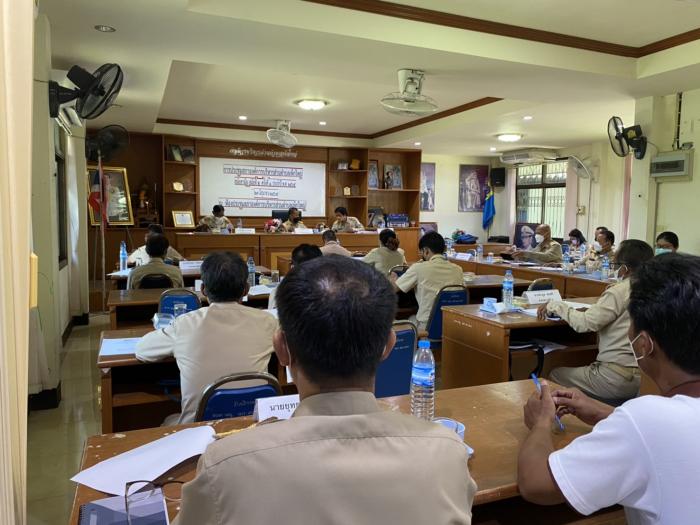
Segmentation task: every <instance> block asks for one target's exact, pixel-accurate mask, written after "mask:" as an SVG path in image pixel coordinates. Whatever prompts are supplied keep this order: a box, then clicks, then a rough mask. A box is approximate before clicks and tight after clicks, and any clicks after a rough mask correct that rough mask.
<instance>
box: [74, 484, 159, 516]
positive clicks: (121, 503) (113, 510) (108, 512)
mask: <svg viewBox="0 0 700 525" xmlns="http://www.w3.org/2000/svg"><path fill="white" fill-rule="evenodd" d="M129 514H131V525H169V524H170V521H169V520H168V511H167V509H166V506H165V498H164V497H163V492H162V491H161V490H160V489H156V490H154V491H153V493H152V494H151V495H149V496H145V497H143V499H136V498H132V499H131V500H130V501H129ZM78 524H79V525H128V520H127V518H126V501H125V499H124V496H114V497H111V498H103V499H98V500H95V501H91V502H90V503H86V504H85V505H81V506H80V512H79V515H78Z"/></svg>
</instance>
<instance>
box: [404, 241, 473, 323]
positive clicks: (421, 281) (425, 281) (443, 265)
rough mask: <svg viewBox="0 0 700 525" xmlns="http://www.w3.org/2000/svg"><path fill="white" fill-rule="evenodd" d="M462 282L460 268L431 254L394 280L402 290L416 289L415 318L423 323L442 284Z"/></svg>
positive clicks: (462, 274) (462, 275)
mask: <svg viewBox="0 0 700 525" xmlns="http://www.w3.org/2000/svg"><path fill="white" fill-rule="evenodd" d="M452 284H459V285H463V284H464V272H462V268H460V267H459V266H457V265H456V264H453V263H451V262H448V261H447V259H445V258H444V257H443V256H442V255H433V256H432V257H431V258H430V260H429V261H426V262H420V263H416V264H412V265H411V266H410V267H409V269H408V270H406V273H404V274H403V275H402V276H401V277H399V278H398V280H397V281H396V286H397V287H398V288H399V290H401V291H402V292H408V291H409V290H413V289H414V288H415V289H416V301H418V313H417V314H416V320H417V321H418V323H419V324H420V325H425V323H427V322H428V319H429V318H430V312H431V311H432V309H433V303H434V302H435V297H436V296H437V293H438V292H439V291H440V289H441V288H442V287H443V286H448V285H452Z"/></svg>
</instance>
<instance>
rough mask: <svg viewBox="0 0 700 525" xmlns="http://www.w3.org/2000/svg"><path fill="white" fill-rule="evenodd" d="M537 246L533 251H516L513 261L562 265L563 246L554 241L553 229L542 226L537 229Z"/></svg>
mask: <svg viewBox="0 0 700 525" xmlns="http://www.w3.org/2000/svg"><path fill="white" fill-rule="evenodd" d="M535 240H536V241H537V246H535V247H534V248H533V249H532V250H515V251H514V252H513V259H515V260H523V261H530V262H536V263H543V264H546V263H560V262H561V261H562V254H561V244H559V243H558V242H557V241H555V240H553V239H552V228H550V227H549V225H548V224H540V225H539V226H538V227H537V228H536V229H535Z"/></svg>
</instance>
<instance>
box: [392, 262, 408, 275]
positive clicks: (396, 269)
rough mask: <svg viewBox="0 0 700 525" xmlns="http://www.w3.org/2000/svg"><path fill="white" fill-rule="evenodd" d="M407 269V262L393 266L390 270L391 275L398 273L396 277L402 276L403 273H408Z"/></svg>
mask: <svg viewBox="0 0 700 525" xmlns="http://www.w3.org/2000/svg"><path fill="white" fill-rule="evenodd" d="M406 270H408V266H407V265H405V264H399V265H398V266H392V267H391V269H390V270H389V275H391V274H392V273H395V274H396V277H401V276H402V275H403V274H405V273H406Z"/></svg>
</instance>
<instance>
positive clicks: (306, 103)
mask: <svg viewBox="0 0 700 525" xmlns="http://www.w3.org/2000/svg"><path fill="white" fill-rule="evenodd" d="M295 104H296V105H297V106H299V107H300V108H301V109H305V110H307V111H318V110H319V109H323V108H325V107H326V106H327V105H328V102H326V101H325V100H319V99H308V98H305V99H302V100H297V101H296V102H295Z"/></svg>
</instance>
